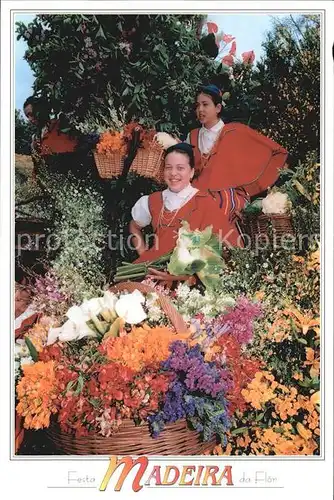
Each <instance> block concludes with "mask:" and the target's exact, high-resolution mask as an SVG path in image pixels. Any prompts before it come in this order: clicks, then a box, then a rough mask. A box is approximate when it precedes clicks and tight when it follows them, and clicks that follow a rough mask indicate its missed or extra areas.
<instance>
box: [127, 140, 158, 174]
mask: <svg viewBox="0 0 334 500" xmlns="http://www.w3.org/2000/svg"><path fill="white" fill-rule="evenodd" d="M163 167H164V149H163V147H162V146H160V144H159V143H158V142H157V141H152V143H151V144H150V147H149V149H142V148H139V149H138V151H137V155H136V157H135V159H134V160H133V163H132V165H131V168H132V170H133V172H136V174H138V175H140V176H142V177H146V178H148V179H152V180H154V181H156V182H157V183H158V184H163V183H164V177H163Z"/></svg>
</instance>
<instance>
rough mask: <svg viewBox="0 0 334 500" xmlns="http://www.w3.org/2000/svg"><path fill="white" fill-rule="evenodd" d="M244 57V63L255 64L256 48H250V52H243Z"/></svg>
mask: <svg viewBox="0 0 334 500" xmlns="http://www.w3.org/2000/svg"><path fill="white" fill-rule="evenodd" d="M241 57H242V62H243V63H244V64H253V62H254V59H255V52H254V50H249V51H248V52H243V53H242V54H241Z"/></svg>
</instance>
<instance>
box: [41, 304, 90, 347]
mask: <svg viewBox="0 0 334 500" xmlns="http://www.w3.org/2000/svg"><path fill="white" fill-rule="evenodd" d="M88 303H90V304H89V306H88ZM90 307H91V308H92V309H93V310H97V304H96V303H95V302H91V301H86V303H84V307H82V306H80V307H79V306H72V307H70V308H69V310H68V311H67V313H66V316H67V317H68V321H66V323H64V324H63V325H62V326H61V327H59V328H50V329H49V332H48V340H47V345H51V344H54V343H55V342H56V341H57V340H58V339H59V340H60V342H70V341H71V340H77V339H82V338H84V337H87V336H95V335H96V334H95V332H94V331H93V330H92V329H91V328H89V326H88V325H87V323H86V322H87V321H89V320H90V319H91V318H92V314H93V313H89V310H90ZM98 307H100V306H98Z"/></svg>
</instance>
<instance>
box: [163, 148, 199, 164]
mask: <svg viewBox="0 0 334 500" xmlns="http://www.w3.org/2000/svg"><path fill="white" fill-rule="evenodd" d="M173 151H176V152H177V153H181V154H183V155H185V156H187V157H188V158H189V165H190V168H195V157H194V152H193V146H192V145H191V144H188V143H187V142H178V143H177V144H174V145H173V146H170V147H169V148H167V149H166V151H165V158H166V156H167V155H168V154H169V153H173Z"/></svg>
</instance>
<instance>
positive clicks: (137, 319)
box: [115, 290, 147, 325]
mask: <svg viewBox="0 0 334 500" xmlns="http://www.w3.org/2000/svg"><path fill="white" fill-rule="evenodd" d="M144 302H145V297H144V295H143V294H142V293H141V292H139V290H135V291H134V292H132V293H129V294H127V295H123V296H122V297H120V298H119V299H118V301H117V302H116V305H115V311H116V313H117V314H118V316H119V317H120V318H123V319H124V321H125V322H126V323H129V324H130V325H134V324H137V323H141V322H142V321H144V319H146V318H147V314H146V313H145V311H144V309H143V307H142V304H144Z"/></svg>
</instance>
